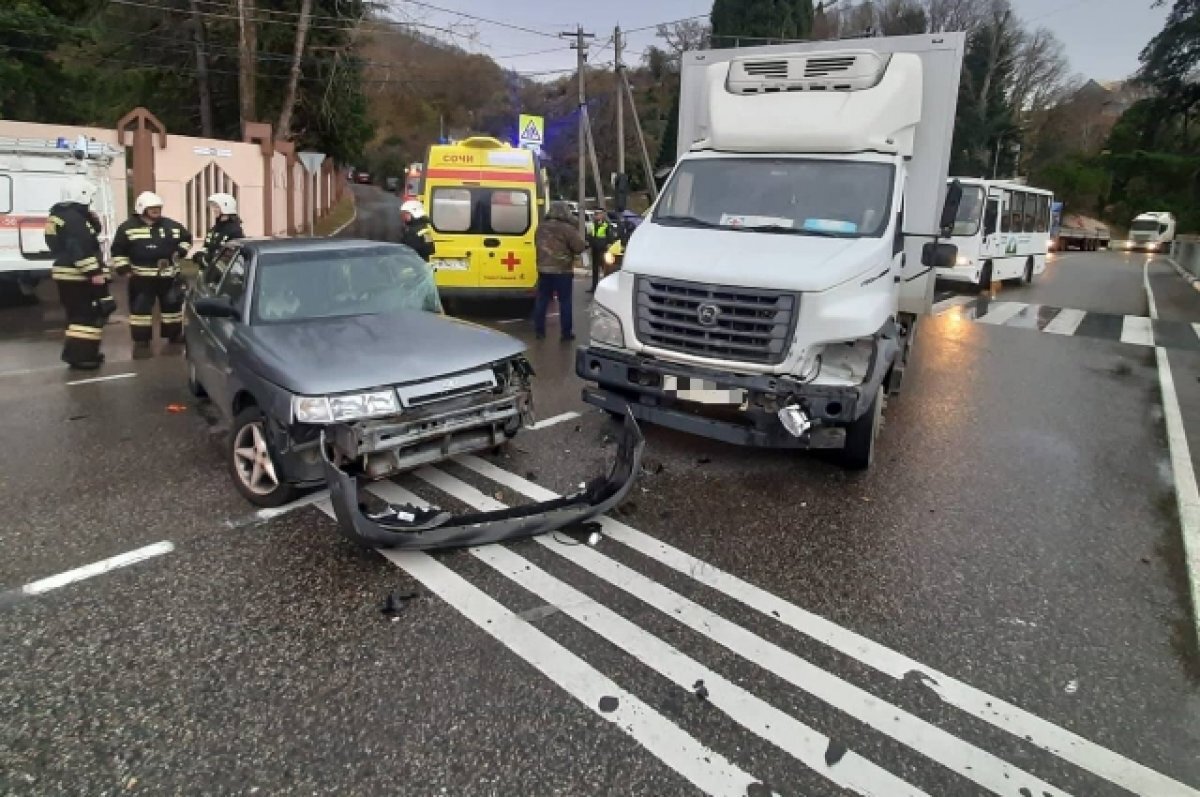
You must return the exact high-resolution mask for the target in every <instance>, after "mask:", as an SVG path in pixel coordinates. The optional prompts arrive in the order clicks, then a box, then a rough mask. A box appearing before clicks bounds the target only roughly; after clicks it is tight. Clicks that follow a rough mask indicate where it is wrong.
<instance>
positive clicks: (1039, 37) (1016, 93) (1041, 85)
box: [1011, 28, 1071, 113]
mask: <svg viewBox="0 0 1200 797" xmlns="http://www.w3.org/2000/svg"><path fill="white" fill-rule="evenodd" d="M1013 66H1014V68H1013V78H1012V91H1011V97H1012V104H1013V107H1014V108H1016V110H1017V112H1018V113H1028V112H1034V111H1040V110H1043V109H1045V108H1046V107H1047V106H1049V105H1051V104H1053V103H1056V102H1058V101H1060V100H1062V99H1063V95H1064V89H1066V88H1068V87H1069V85H1070V80H1071V72H1070V68H1071V67H1070V64H1069V63H1068V62H1067V56H1066V51H1065V48H1064V47H1063V43H1062V42H1061V41H1059V39H1058V37H1057V36H1055V35H1054V33H1053V32H1051V31H1050V30H1048V29H1047V28H1038V29H1037V30H1035V31H1033V32H1024V33H1022V34H1021V41H1020V44H1019V45H1018V47H1017V55H1016V58H1015V60H1014V65H1013Z"/></svg>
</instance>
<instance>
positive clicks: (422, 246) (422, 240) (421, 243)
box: [400, 219, 433, 263]
mask: <svg viewBox="0 0 1200 797" xmlns="http://www.w3.org/2000/svg"><path fill="white" fill-rule="evenodd" d="M400 243H402V244H404V245H405V246H407V247H409V248H410V249H412V250H413V251H414V252H416V253H417V254H418V255H420V256H421V259H422V260H424V261H425V262H426V263H428V262H429V258H430V257H432V256H433V227H432V226H430V224H429V219H413V220H412V221H410V222H409V223H408V224H405V225H404V232H403V233H402V234H401V236H400Z"/></svg>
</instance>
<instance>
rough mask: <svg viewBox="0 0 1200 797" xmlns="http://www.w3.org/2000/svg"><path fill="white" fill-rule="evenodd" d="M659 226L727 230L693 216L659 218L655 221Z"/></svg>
mask: <svg viewBox="0 0 1200 797" xmlns="http://www.w3.org/2000/svg"><path fill="white" fill-rule="evenodd" d="M655 221H657V222H658V223H659V224H667V225H673V226H676V227H701V228H704V229H728V228H727V227H725V225H723V224H717V223H716V222H712V221H708V220H706V219H699V218H696V217H695V216H659V217H658V218H656V219H655Z"/></svg>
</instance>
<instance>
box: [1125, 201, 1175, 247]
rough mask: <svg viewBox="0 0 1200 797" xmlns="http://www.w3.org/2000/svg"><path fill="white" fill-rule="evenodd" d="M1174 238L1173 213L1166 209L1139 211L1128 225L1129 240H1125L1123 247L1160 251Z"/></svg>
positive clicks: (1168, 245) (1169, 244)
mask: <svg viewBox="0 0 1200 797" xmlns="http://www.w3.org/2000/svg"><path fill="white" fill-rule="evenodd" d="M1174 240H1175V216H1174V215H1172V214H1170V213H1168V212H1166V211H1157V212H1153V213H1140V214H1138V217H1137V218H1136V219H1134V220H1133V224H1130V225H1129V240H1128V241H1126V242H1125V248H1126V249H1144V250H1146V251H1147V252H1161V251H1164V250H1165V249H1169V248H1170V246H1171V241H1174Z"/></svg>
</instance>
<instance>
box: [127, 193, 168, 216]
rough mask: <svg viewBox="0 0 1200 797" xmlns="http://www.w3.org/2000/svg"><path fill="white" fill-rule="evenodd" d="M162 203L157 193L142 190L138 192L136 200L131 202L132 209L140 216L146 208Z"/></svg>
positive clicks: (155, 206) (159, 205) (156, 206)
mask: <svg viewBox="0 0 1200 797" xmlns="http://www.w3.org/2000/svg"><path fill="white" fill-rule="evenodd" d="M163 204H164V203H163V201H162V197H160V196H159V195H158V194H156V193H154V192H153V191H143V192H142V193H140V194H138V198H137V200H136V201H135V202H134V203H133V210H134V212H135V213H137V214H138V215H139V216H141V215H142V214H143V213H145V212H146V209H147V208H161V207H162V206H163Z"/></svg>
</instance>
